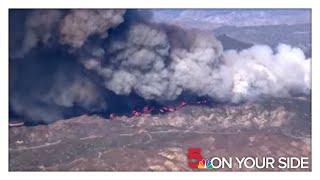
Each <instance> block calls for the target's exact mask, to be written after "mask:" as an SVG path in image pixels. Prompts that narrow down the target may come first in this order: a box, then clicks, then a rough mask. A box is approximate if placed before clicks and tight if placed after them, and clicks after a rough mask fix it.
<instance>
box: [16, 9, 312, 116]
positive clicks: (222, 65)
mask: <svg viewBox="0 0 320 180" xmlns="http://www.w3.org/2000/svg"><path fill="white" fill-rule="evenodd" d="M137 13H138V11H136V12H134V13H132V12H125V11H124V10H70V11H66V10H65V11H59V10H35V11H32V12H31V13H29V14H28V15H27V17H26V20H25V26H24V29H25V33H24V36H23V38H22V40H21V42H22V46H21V48H20V49H19V48H16V49H14V50H11V51H10V57H11V59H12V61H28V60H29V59H30V58H31V59H32V58H36V57H34V55H32V56H31V57H28V58H26V55H28V54H30V52H31V50H32V49H33V50H34V51H35V50H36V49H37V48H36V47H38V46H39V42H40V43H42V44H43V46H44V47H46V46H47V45H48V41H49V39H51V41H52V42H53V43H54V44H55V48H58V49H68V51H66V52H67V53H69V54H70V56H71V57H74V59H68V58H65V57H64V58H62V60H59V63H60V64H62V65H61V67H60V66H59V68H57V69H54V70H53V71H52V72H50V71H44V72H41V73H44V74H49V73H50V75H48V76H50V79H51V82H50V83H49V84H47V82H46V83H42V82H35V81H34V82H33V80H36V79H37V78H39V75H41V76H42V74H41V73H40V74H36V76H28V75H21V76H17V75H16V74H19V73H18V71H19V69H18V68H17V67H15V66H14V65H15V63H11V64H12V65H11V67H12V68H10V71H11V72H12V73H13V75H10V76H11V77H10V78H11V79H10V91H11V93H10V106H11V108H12V109H13V111H15V112H16V113H18V114H21V115H23V116H25V117H27V118H31V119H36V120H45V121H46V120H49V121H50V120H54V119H57V118H62V117H63V114H62V113H61V111H60V108H61V107H68V108H72V107H73V106H75V105H77V106H80V107H81V108H84V109H85V110H90V109H92V108H93V107H94V108H97V109H99V108H100V109H101V108H106V107H107V106H108V102H106V100H105V99H103V98H102V97H103V96H104V94H105V92H107V91H112V92H114V93H115V94H117V95H129V94H130V93H132V92H134V93H136V94H138V95H139V96H141V97H143V98H144V99H146V100H157V101H159V102H161V101H167V100H174V99H176V98H177V97H179V96H180V95H181V94H182V93H183V92H190V93H192V94H194V95H197V96H209V97H211V98H212V99H214V100H216V101H221V102H233V103H238V102H241V101H246V100H250V99H255V98H258V97H260V96H279V97H285V96H290V95H294V94H309V92H310V59H306V58H305V56H304V54H303V52H302V51H301V50H300V49H298V48H294V47H290V46H288V45H285V44H280V45H279V46H278V48H277V50H276V51H275V52H274V51H273V50H272V49H271V48H270V47H268V46H264V45H256V46H253V47H251V48H249V49H246V50H242V51H240V52H237V51H235V50H228V51H223V47H222V44H221V43H220V42H219V41H218V40H217V39H216V38H215V37H214V36H213V35H212V34H211V33H210V32H203V31H197V30H193V31H190V30H188V31H186V30H183V29H181V28H178V27H172V26H168V25H163V24H152V23H149V22H147V21H146V19H141V18H140V17H141V16H138V15H136V17H135V18H132V17H128V15H134V14H137ZM14 32H15V31H14V30H13V32H11V33H14ZM10 37H11V36H10ZM11 41H13V42H16V40H11V39H10V42H11ZM65 45H67V47H66V46H65ZM49 49H50V48H49ZM62 51H63V50H62ZM17 57H19V58H17ZM37 59H38V58H37ZM42 61H47V60H46V59H42ZM67 61H72V63H70V62H69V63H67V65H68V66H65V65H64V64H65V62H67ZM27 63H28V62H27ZM32 63H35V62H33V61H32V60H30V64H32ZM30 66H32V65H30ZM49 66H50V64H49ZM21 68H23V67H21ZM35 68H37V67H36V66H35ZM41 68H45V67H41ZM31 71H32V70H31ZM27 74H28V73H27ZM12 76H14V77H12ZM45 78H46V76H42V78H40V79H42V81H44V82H45V81H46V79H45ZM26 79H27V82H29V83H30V84H28V83H22V82H24V81H26ZM35 83H39V84H37V85H36V84H35ZM22 84H23V85H22ZM43 84H46V85H45V86H44V85H43ZM40 92H41V93H40ZM39 102H40V103H39ZM39 104H40V105H39ZM41 104H44V105H45V106H43V105H41ZM46 107H47V108H46ZM53 107H54V108H53ZM50 114H53V115H50Z"/></svg>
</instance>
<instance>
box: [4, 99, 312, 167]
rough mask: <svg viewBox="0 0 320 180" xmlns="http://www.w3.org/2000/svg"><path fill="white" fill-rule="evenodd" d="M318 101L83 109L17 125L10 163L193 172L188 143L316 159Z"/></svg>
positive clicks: (235, 152)
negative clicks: (159, 110)
mask: <svg viewBox="0 0 320 180" xmlns="http://www.w3.org/2000/svg"><path fill="white" fill-rule="evenodd" d="M310 105H311V104H310V98H305V97H303V98H276V99H270V98H269V99H268V98H266V99H264V100H259V101H255V102H247V103H243V104H240V105H229V104H224V105H215V106H212V107H209V106H203V105H198V106H195V105H188V106H185V107H183V108H181V109H179V110H177V111H174V112H170V113H164V114H153V115H151V114H142V115H141V116H136V117H135V116H133V117H127V116H116V117H114V118H112V119H105V118H103V117H101V116H97V115H82V116H79V117H74V118H71V119H68V120H59V121H56V122H54V123H52V124H49V125H37V126H16V127H10V129H9V170H10V171H58V170H63V171H81V170H86V171H190V170H191V169H190V168H189V167H188V166H187V156H186V153H187V150H188V148H202V153H203V156H204V157H208V158H209V157H212V156H232V157H243V156H257V157H264V156H272V157H280V156H287V157H290V156H296V157H300V156H308V157H309V159H310V160H311V112H310V111H311V108H310ZM309 163H310V164H311V162H309ZM255 170H257V169H239V168H237V167H234V168H233V169H221V171H255ZM259 170H264V171H272V170H279V169H259ZM298 170H303V171H306V170H311V168H309V169H298ZM215 171H216V170H215ZM219 171H220V169H219Z"/></svg>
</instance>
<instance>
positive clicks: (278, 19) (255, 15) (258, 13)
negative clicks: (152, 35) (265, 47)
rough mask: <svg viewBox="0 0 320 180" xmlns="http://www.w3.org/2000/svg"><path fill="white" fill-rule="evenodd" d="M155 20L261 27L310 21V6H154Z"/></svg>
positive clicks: (219, 25)
mask: <svg viewBox="0 0 320 180" xmlns="http://www.w3.org/2000/svg"><path fill="white" fill-rule="evenodd" d="M153 20H154V21H156V22H166V23H170V24H180V25H184V26H187V27H200V28H203V29H215V28H218V27H221V26H260V25H279V24H301V23H310V22H311V21H310V20H311V11H309V10H308V9H291V10H290V9H242V10H241V9H161V10H159V9H155V10H153Z"/></svg>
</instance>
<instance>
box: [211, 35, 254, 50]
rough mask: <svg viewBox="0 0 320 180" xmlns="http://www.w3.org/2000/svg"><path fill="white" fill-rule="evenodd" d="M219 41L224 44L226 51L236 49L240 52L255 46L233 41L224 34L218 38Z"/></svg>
mask: <svg viewBox="0 0 320 180" xmlns="http://www.w3.org/2000/svg"><path fill="white" fill-rule="evenodd" d="M217 39H218V40H219V41H220V42H221V43H222V46H223V49H224V50H228V49H235V50H238V51H240V50H242V49H247V48H249V47H251V46H253V44H251V43H245V42H241V41H239V40H236V39H233V38H231V37H229V36H227V35H226V34H222V35H219V36H217Z"/></svg>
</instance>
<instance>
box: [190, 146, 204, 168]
mask: <svg viewBox="0 0 320 180" xmlns="http://www.w3.org/2000/svg"><path fill="white" fill-rule="evenodd" d="M187 158H188V166H189V167H190V168H192V169H197V168H198V165H199V162H200V161H202V160H203V157H202V155H201V148H189V149H188V154H187Z"/></svg>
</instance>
